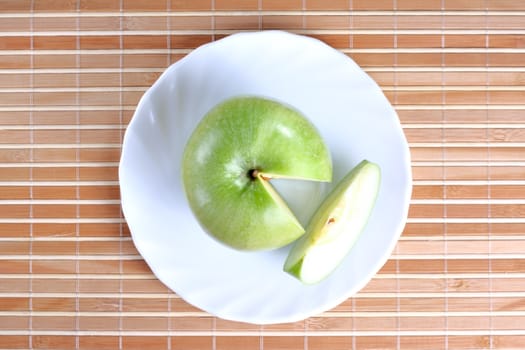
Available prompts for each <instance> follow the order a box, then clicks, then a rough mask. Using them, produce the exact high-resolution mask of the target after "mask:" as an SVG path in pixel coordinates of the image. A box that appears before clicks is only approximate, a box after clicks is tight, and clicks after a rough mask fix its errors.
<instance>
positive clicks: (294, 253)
mask: <svg viewBox="0 0 525 350" xmlns="http://www.w3.org/2000/svg"><path fill="white" fill-rule="evenodd" d="M380 183H381V171H380V168H379V166H378V165H376V164H375V163H371V162H369V161H367V160H363V161H362V162H361V163H359V164H358V165H357V166H356V167H355V168H353V169H352V170H351V171H350V172H349V173H348V174H347V175H346V176H345V177H344V178H343V179H342V180H341V181H340V182H339V183H338V184H337V186H336V187H335V188H334V189H333V190H332V191H331V192H330V194H329V195H328V196H327V198H326V199H325V200H324V201H323V203H322V204H321V205H320V206H319V208H318V209H317V211H316V212H315V214H314V215H313V216H312V218H311V220H310V222H309V223H308V226H307V228H306V233H305V234H304V235H303V236H302V237H301V238H299V239H298V240H297V242H296V243H295V245H294V246H293V247H292V249H291V251H290V253H289V254H288V257H287V259H286V262H285V264H284V271H286V272H288V273H289V274H291V275H292V276H294V277H296V278H298V279H299V280H300V281H302V282H303V283H305V284H314V283H317V282H320V281H321V280H323V279H324V278H325V277H327V276H328V275H330V274H331V273H332V272H333V271H334V270H335V269H336V268H337V267H338V266H339V265H340V264H341V262H342V261H343V259H344V258H345V257H346V256H347V254H348V253H349V252H350V250H351V249H352V247H353V246H354V243H355V242H356V241H357V239H358V238H359V236H360V234H361V232H362V231H363V229H364V228H365V226H366V224H367V221H368V218H369V217H370V214H371V212H372V209H373V208H374V205H375V202H376V198H377V194H378V192H379V188H380Z"/></svg>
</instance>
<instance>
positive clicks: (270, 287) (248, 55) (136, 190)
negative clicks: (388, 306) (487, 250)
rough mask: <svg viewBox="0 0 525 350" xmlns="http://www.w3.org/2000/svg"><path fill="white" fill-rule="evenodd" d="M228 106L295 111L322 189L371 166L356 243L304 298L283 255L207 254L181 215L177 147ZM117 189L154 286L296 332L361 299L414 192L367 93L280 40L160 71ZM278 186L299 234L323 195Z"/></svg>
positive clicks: (390, 120)
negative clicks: (365, 217)
mask: <svg viewBox="0 0 525 350" xmlns="http://www.w3.org/2000/svg"><path fill="white" fill-rule="evenodd" d="M235 95H260V96H266V97H270V98H274V99H277V100H281V101H283V102H286V103H288V104H290V105H292V106H294V107H295V108H297V109H299V110H300V111H302V112H303V113H304V114H305V115H306V116H307V117H308V118H309V119H310V120H311V121H312V122H313V123H314V124H315V125H316V127H317V128H318V130H319V131H320V133H321V135H322V136H323V138H324V139H325V140H326V142H327V144H328V147H329V148H330V150H331V152H332V157H333V162H334V181H333V183H332V184H334V183H336V182H337V181H338V180H339V179H340V178H341V177H342V176H343V175H344V174H345V173H346V172H348V171H349V170H350V169H351V168H352V167H353V166H355V165H356V164H357V163H359V162H360V161H361V160H362V159H364V158H366V159H368V160H370V161H373V162H376V163H378V164H379V165H380V166H381V169H382V173H383V179H382V184H381V190H380V194H379V197H378V200H377V204H376V207H375V209H374V212H373V213H372V217H371V219H370V221H369V224H368V226H367V228H366V230H365V232H364V233H363V234H362V237H361V239H360V240H359V241H358V242H357V244H356V245H355V247H354V249H353V250H352V251H351V253H350V254H349V255H348V257H347V258H346V259H345V261H344V262H343V264H342V265H341V266H340V267H339V268H338V269H337V270H336V271H335V272H334V273H333V274H332V275H331V276H330V277H329V278H327V279H326V280H324V281H323V282H321V283H320V284H317V285H314V286H305V285H303V284H301V283H300V282H299V281H297V280H295V279H294V278H292V277H291V276H289V275H287V274H286V273H284V272H283V271H282V266H283V263H284V260H285V258H286V255H287V252H288V250H289V247H285V248H281V249H279V250H275V251H269V252H258V253H246V252H238V251H234V250H232V249H230V248H227V247H225V246H223V245H221V244H220V243H217V242H216V241H215V240H214V239H212V238H210V237H209V236H208V235H207V234H205V233H204V232H203V231H202V230H201V228H200V226H199V224H198V223H197V222H196V220H195V218H194V217H193V215H192V213H191V211H190V209H189V207H188V204H187V202H186V198H185V196H184V192H183V188H182V183H181V176H180V164H181V156H182V152H183V150H184V146H185V144H186V141H187V139H188V137H189V136H190V134H191V132H192V131H193V129H194V128H195V126H196V125H197V123H198V122H199V120H200V119H201V118H202V116H203V115H204V114H205V113H206V112H207V111H208V110H209V109H210V108H211V107H213V106H214V105H216V104H217V103H219V102H220V101H222V100H224V99H226V98H228V97H232V96H235ZM119 177H120V186H121V195H122V207H123V211H124V215H125V217H126V220H127V222H128V225H129V227H130V230H131V233H132V237H133V241H134V242H135V245H136V247H137V249H138V250H139V252H140V254H141V255H142V256H143V257H144V259H145V260H146V262H147V263H148V265H149V266H150V268H151V269H152V271H153V272H154V273H155V275H156V276H157V277H158V278H159V279H160V280H161V281H162V282H163V283H164V284H166V285H167V286H168V287H169V288H170V289H172V290H173V291H175V292H176V293H177V294H178V295H180V296H181V297H182V298H183V299H185V300H186V301H187V302H189V303H191V304H193V305H194V306H196V307H198V308H200V309H202V310H205V311H207V312H209V313H211V314H213V315H216V316H218V317H221V318H224V319H229V320H235V321H242V322H249V323H256V324H269V323H281V322H292V321H298V320H301V319H304V318H307V317H309V316H312V315H315V314H318V313H321V312H323V311H326V310H329V309H331V308H333V307H335V306H337V305H338V304H339V303H341V302H343V301H344V300H345V299H347V298H348V297H350V296H351V295H352V294H354V293H356V292H357V291H358V290H359V289H361V288H362V287H363V286H364V285H365V284H366V283H367V282H368V281H369V280H370V279H371V278H372V277H373V276H374V274H375V273H376V272H377V271H378V270H379V269H380V268H381V266H382V265H383V264H384V263H385V262H386V260H387V259H388V257H389V255H390V253H391V251H392V249H393V248H394V246H395V244H396V241H397V239H398V238H399V236H400V234H401V231H402V229H403V227H404V224H405V221H406V217H407V212H408V206H409V199H410V195H411V190H412V185H411V169H410V157H409V150H408V146H407V142H406V139H405V137H404V134H403V131H402V129H401V126H400V124H399V121H398V118H397V115H396V113H395V111H394V109H393V108H392V106H391V105H390V104H389V102H388V101H387V99H386V98H385V97H384V95H383V93H382V92H381V90H380V89H379V87H378V86H377V85H376V84H375V82H374V81H373V80H372V79H371V78H370V77H369V76H368V75H367V74H366V73H365V72H363V71H362V70H361V69H360V68H359V67H358V66H357V65H356V64H355V63H354V62H353V61H352V60H351V59H350V58H348V57H347V56H345V55H343V54H341V53H340V52H338V51H337V50H335V49H333V48H331V47H329V46H327V45H326V44H324V43H322V42H320V41H318V40H316V39H312V38H308V37H305V36H299V35H294V34H290V33H286V32H281V31H266V32H257V33H239V34H235V35H231V36H229V37H227V38H224V39H222V40H219V41H216V42H213V43H210V44H207V45H204V46H202V47H200V48H198V49H196V50H194V51H193V52H192V53H190V54H189V55H187V56H186V57H185V58H183V59H182V60H180V61H179V62H177V63H175V64H174V65H172V66H171V67H169V68H168V69H167V70H166V71H165V72H164V73H163V74H162V76H161V77H160V78H159V79H158V81H157V82H156V83H155V84H154V85H153V86H152V87H151V89H149V90H148V91H147V92H146V93H145V94H144V96H143V97H142V99H141V101H140V103H139V105H138V107H137V110H136V112H135V115H134V116H133V119H132V121H131V123H130V124H129V127H128V129H127V131H126V135H125V138H124V144H123V149H122V158H121V162H120V168H119ZM281 181H282V180H281ZM276 186H277V188H278V190H279V191H281V192H282V195H283V197H284V198H285V199H287V200H289V201H291V202H292V203H291V204H290V205H291V207H292V209H293V210H294V211H295V212H296V214H297V215H298V217H299V218H300V220H301V221H302V222H303V223H305V221H306V220H307V218H308V217H309V215H310V214H311V213H312V211H313V209H314V208H315V207H316V206H317V205H318V204H319V202H320V200H321V198H322V197H323V196H324V195H325V194H326V192H327V191H328V190H329V189H330V186H332V185H328V186H327V185H324V186H323V185H320V184H319V183H313V182H308V183H306V182H292V181H290V180H288V182H281V183H279V184H276Z"/></svg>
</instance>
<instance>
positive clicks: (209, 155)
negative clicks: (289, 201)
mask: <svg viewBox="0 0 525 350" xmlns="http://www.w3.org/2000/svg"><path fill="white" fill-rule="evenodd" d="M272 178H291V179H293V178H296V179H303V180H312V181H331V178H332V163H331V157H330V153H329V150H328V148H327V146H326V145H325V143H324V141H323V139H322V138H321V136H320V134H319V133H318V131H317V129H315V127H314V126H313V125H312V124H311V123H310V122H309V121H308V120H307V119H306V118H305V117H304V116H303V115H302V114H301V113H299V112H298V111H296V110H294V109H293V108H291V107H288V106H286V105H284V104H282V103H280V102H277V101H273V100H270V99H266V98H260V97H250V96H248V97H234V98H231V99H228V100H226V101H223V102H221V103H219V104H218V105H217V106H216V107H214V108H212V109H211V111H209V112H208V113H207V114H206V115H205V116H204V118H203V119H202V121H201V122H200V123H199V124H198V125H197V127H196V129H195V130H194V132H193V133H192V135H191V136H190V139H189V140H188V142H187V145H186V148H185V150H184V155H183V160H182V180H183V184H184V190H185V193H186V197H187V199H188V203H189V205H190V208H191V210H192V212H193V213H194V215H195V217H196V219H197V221H198V222H199V224H200V225H201V227H202V228H203V229H204V230H205V231H206V232H208V233H209V234H210V235H212V236H213V237H215V238H216V239H217V240H219V241H221V242H222V243H224V244H226V245H228V246H230V247H232V248H235V249H239V250H264V249H274V248H279V247H282V246H284V245H286V244H288V243H290V242H292V241H294V240H295V239H297V238H298V237H299V236H301V235H302V234H303V233H304V228H303V227H302V226H301V224H300V223H299V222H298V221H297V219H296V218H295V216H294V214H293V213H292V212H291V210H290V209H288V206H287V205H286V203H285V202H284V200H283V199H281V198H280V196H279V194H278V193H277V192H276V191H275V190H274V188H273V187H272V185H271V184H270V180H271V179H272Z"/></svg>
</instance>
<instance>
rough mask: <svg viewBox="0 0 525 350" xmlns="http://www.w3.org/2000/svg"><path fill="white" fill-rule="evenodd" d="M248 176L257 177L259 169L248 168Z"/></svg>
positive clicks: (253, 178)
mask: <svg viewBox="0 0 525 350" xmlns="http://www.w3.org/2000/svg"><path fill="white" fill-rule="evenodd" d="M248 176H249V177H250V178H251V179H252V180H255V179H256V178H257V176H259V170H257V169H250V170H248Z"/></svg>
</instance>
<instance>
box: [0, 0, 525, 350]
mask: <svg viewBox="0 0 525 350" xmlns="http://www.w3.org/2000/svg"><path fill="white" fill-rule="evenodd" d="M261 29H284V30H289V31H291V32H295V33H300V34H305V35H309V36H312V37H316V38H319V39H321V40H323V41H325V42H326V43H328V44H330V45H332V46H334V47H335V48H337V49H339V50H341V51H342V52H343V53H345V54H347V55H348V56H350V57H352V58H353V59H354V60H355V61H356V62H357V63H359V64H360V65H361V66H362V67H363V68H364V69H365V70H366V71H367V72H368V73H369V74H370V75H371V76H372V77H373V78H374V79H375V80H376V81H377V82H378V83H379V85H380V86H381V88H382V89H383V91H384V92H385V94H386V95H387V96H388V98H389V99H390V101H391V102H392V104H393V105H394V106H395V108H396V110H397V112H398V114H399V118H400V120H401V123H402V125H403V128H404V131H405V133H406V135H407V138H408V141H409V143H410V148H411V153H412V167H413V174H414V192H413V199H412V203H411V210H410V215H409V220H408V223H407V226H406V229H405V231H404V233H403V236H402V238H401V240H400V241H399V243H398V245H397V247H396V250H395V251H394V253H393V255H392V256H391V258H390V259H389V261H388V262H387V263H386V265H385V266H384V267H383V268H382V270H381V271H380V272H379V273H378V274H377V275H376V276H375V277H374V278H373V279H372V281H370V283H369V284H368V285H367V286H366V287H365V288H364V289H363V290H362V291H361V292H359V293H358V294H357V295H355V296H354V297H352V298H350V299H348V300H347V301H345V302H344V303H342V304H341V305H339V306H338V307H336V308H335V309H333V310H330V311H328V312H326V313H323V314H321V315H317V316H315V317H312V318H309V319H307V320H304V321H301V322H297V323H293V324H281V325H272V326H254V325H247V324H242V323H235V322H228V321H224V320H221V319H218V318H215V317H212V316H211V315H208V314H207V313H205V312H203V311H201V310H198V309H195V308H193V307H191V306H190V305H188V304H187V303H185V302H184V301H183V300H182V299H180V298H179V297H178V296H177V295H176V294H173V293H172V292H170V291H168V290H167V289H166V288H165V287H164V286H163V285H162V284H161V283H160V282H159V281H158V280H157V279H156V278H155V277H154V276H153V275H152V273H151V271H150V270H149V269H148V267H147V265H146V264H145V263H144V261H143V260H142V258H141V256H140V255H139V254H138V253H137V251H136V249H135V247H134V245H133V242H132V240H131V238H130V233H129V230H128V228H127V226H126V222H125V220H124V218H123V216H122V214H121V211H120V200H119V184H118V176H117V169H118V161H119V155H120V151H121V143H122V136H123V133H124V131H125V129H126V126H127V124H128V122H129V120H130V118H131V116H132V114H133V111H134V109H135V106H136V104H137V102H138V99H139V98H140V96H141V95H142V94H143V93H144V91H145V90H146V89H147V88H148V87H149V86H150V85H151V84H152V83H153V82H154V81H155V79H156V78H157V77H158V76H159V75H160V74H161V72H162V71H163V70H164V69H165V68H166V67H167V66H168V65H169V64H171V63H173V62H176V61H177V60H179V59H180V58H182V57H184V56H185V55H186V54H187V53H188V52H190V51H191V50H192V49H194V48H195V47H197V46H199V45H201V44H204V43H207V42H210V41H213V40H216V39H219V38H222V37H224V36H226V35H228V34H231V33H235V32H238V31H243V30H261ZM524 232H525V1H523V0H501V1H497V0H472V1H463V0H457V1H454V0H439V1H434V0H426V1H416V0H376V1H365V0H344V1H342V0H326V1H321V0H283V1H276V0H242V1H241V0H238V1H234V0H194V1H190V0H187V1H184V0H162V1H161V0H159V1H151V0H150V1H147V0H108V1H98V0H78V1H70V0H49V1H45V0H40V1H37V0H32V1H29V0H26V1H10V0H0V348H1V349H12V348H16V349H18V348H21V349H26V348H35V349H36V348H39V349H74V348H77V349H118V348H122V349H157V348H158V349H173V350H176V349H180V350H192V349H199V350H200V349H217V350H218V349H229V350H232V349H243V350H246V349H248V350H249V349H262V350H264V349H266V350H270V349H281V350H289V349H310V350H314V349H331V350H337V349H418V350H419V349H466V348H469V349H472V348H475V349H511V348H516V349H522V348H525V326H524V325H525V278H524V277H525V233H524Z"/></svg>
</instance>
